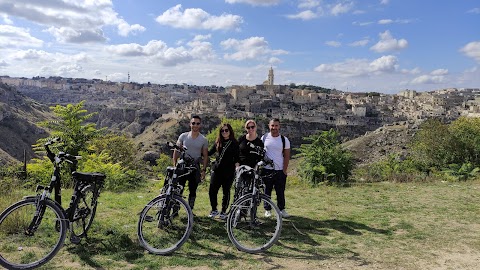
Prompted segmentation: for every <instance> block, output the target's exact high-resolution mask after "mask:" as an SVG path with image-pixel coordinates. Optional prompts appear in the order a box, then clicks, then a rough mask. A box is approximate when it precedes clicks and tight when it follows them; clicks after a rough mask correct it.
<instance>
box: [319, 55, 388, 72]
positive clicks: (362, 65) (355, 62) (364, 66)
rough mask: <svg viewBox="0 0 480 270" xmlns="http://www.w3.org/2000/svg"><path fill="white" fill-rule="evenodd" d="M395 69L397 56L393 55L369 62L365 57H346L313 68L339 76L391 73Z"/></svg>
mask: <svg viewBox="0 0 480 270" xmlns="http://www.w3.org/2000/svg"><path fill="white" fill-rule="evenodd" d="M396 69H397V58H396V57H395V56H393V55H387V56H382V57H380V58H378V59H375V60H373V61H371V62H369V61H368V60H367V59H347V60H346V61H344V62H339V63H333V64H321V65H319V66H317V67H316V68H315V69H314V70H315V71H317V72H320V73H332V74H333V75H334V76H340V77H359V76H370V75H374V74H379V73H391V72H394V71H395V70H396Z"/></svg>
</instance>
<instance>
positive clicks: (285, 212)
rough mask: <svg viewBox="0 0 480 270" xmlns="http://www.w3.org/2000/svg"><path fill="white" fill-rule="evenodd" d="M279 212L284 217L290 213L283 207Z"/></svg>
mask: <svg viewBox="0 0 480 270" xmlns="http://www.w3.org/2000/svg"><path fill="white" fill-rule="evenodd" d="M280 213H281V214H282V217H284V218H288V217H290V215H289V214H288V213H287V211H286V210H285V209H283V210H282V211H281V212H280Z"/></svg>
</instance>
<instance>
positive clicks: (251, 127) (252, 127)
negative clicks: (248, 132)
mask: <svg viewBox="0 0 480 270" xmlns="http://www.w3.org/2000/svg"><path fill="white" fill-rule="evenodd" d="M254 128H255V126H247V129H254Z"/></svg>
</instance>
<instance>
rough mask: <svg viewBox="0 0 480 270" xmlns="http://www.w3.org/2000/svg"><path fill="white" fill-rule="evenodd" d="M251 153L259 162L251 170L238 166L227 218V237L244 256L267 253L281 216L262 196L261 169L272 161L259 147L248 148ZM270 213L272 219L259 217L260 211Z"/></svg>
mask: <svg viewBox="0 0 480 270" xmlns="http://www.w3.org/2000/svg"><path fill="white" fill-rule="evenodd" d="M250 147H252V149H253V150H252V151H250V152H251V153H255V154H257V155H259V156H261V157H262V159H261V160H260V161H259V162H258V163H257V164H256V165H255V168H252V167H250V166H247V165H241V166H240V167H239V168H238V170H237V177H236V183H235V194H234V202H233V204H232V206H231V207H230V211H229V213H228V217H227V233H228V238H229V239H230V241H231V242H232V243H233V244H234V245H235V247H236V248H237V249H239V250H241V251H244V252H247V253H259V252H263V251H265V250H267V249H269V248H270V247H271V246H272V245H273V244H275V242H277V240H278V238H279V237H280V232H281V230H282V216H281V213H280V209H279V208H278V207H277V205H276V204H275V203H274V202H273V201H272V200H271V199H270V197H269V196H267V195H266V194H264V192H265V184H264V182H263V177H265V176H262V175H263V172H262V171H263V168H264V167H265V166H266V165H268V164H273V161H272V160H271V159H270V158H268V157H267V156H266V154H265V150H264V149H263V148H261V147H258V146H254V145H253V144H251V145H250ZM260 205H263V207H264V208H265V207H266V208H268V209H271V216H269V217H266V216H264V215H263V213H261V214H259V213H258V211H259V207H260Z"/></svg>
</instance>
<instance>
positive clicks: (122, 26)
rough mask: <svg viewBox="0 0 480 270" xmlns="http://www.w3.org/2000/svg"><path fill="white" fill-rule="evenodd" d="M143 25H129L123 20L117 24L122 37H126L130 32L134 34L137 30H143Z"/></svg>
mask: <svg viewBox="0 0 480 270" xmlns="http://www.w3.org/2000/svg"><path fill="white" fill-rule="evenodd" d="M144 31H145V27H143V26H141V25H140V24H134V25H130V24H128V23H127V22H125V21H122V22H120V23H119V24H118V34H119V35H120V36H123V37H127V36H128V35H129V34H130V33H132V34H134V35H135V34H136V33H138V32H144Z"/></svg>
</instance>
